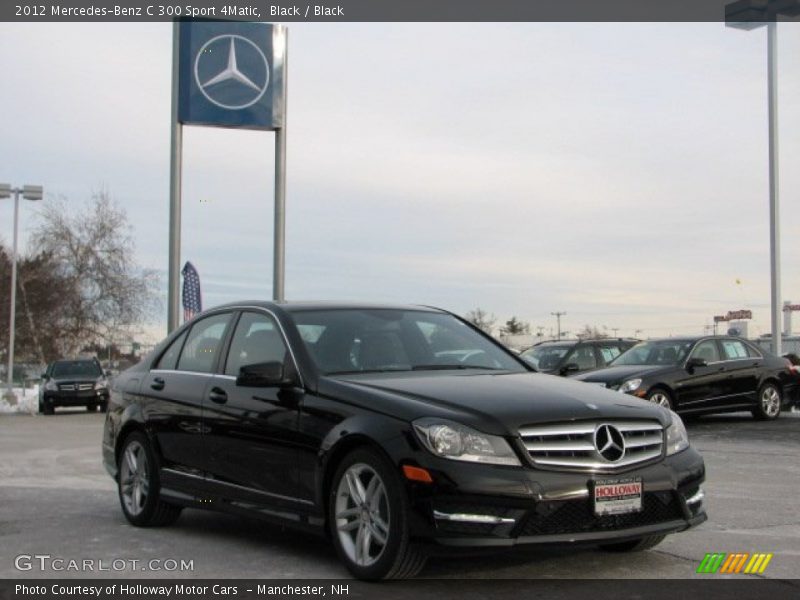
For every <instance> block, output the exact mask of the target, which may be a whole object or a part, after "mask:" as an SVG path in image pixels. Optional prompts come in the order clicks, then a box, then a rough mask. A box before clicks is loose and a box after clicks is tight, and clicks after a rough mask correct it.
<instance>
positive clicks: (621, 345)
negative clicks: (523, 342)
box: [520, 338, 639, 376]
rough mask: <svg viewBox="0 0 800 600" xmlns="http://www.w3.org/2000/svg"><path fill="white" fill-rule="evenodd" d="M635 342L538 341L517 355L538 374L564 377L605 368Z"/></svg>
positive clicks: (597, 340) (625, 339) (610, 340)
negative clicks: (538, 372)
mask: <svg viewBox="0 0 800 600" xmlns="http://www.w3.org/2000/svg"><path fill="white" fill-rule="evenodd" d="M638 341H639V340H634V339H627V338H602V339H596V340H560V341H553V342H541V343H539V344H536V345H535V346H531V347H530V348H528V349H527V350H525V351H524V352H522V354H521V355H520V356H522V358H524V359H525V360H526V361H527V362H529V363H530V364H531V365H533V368H534V369H536V370H537V371H540V372H542V373H551V374H553V375H562V376H565V375H570V374H575V373H581V372H584V371H593V370H594V369H601V368H603V367H606V366H608V365H609V363H611V361H612V360H614V359H615V358H617V357H618V356H619V355H620V354H622V353H623V352H625V351H626V350H628V349H629V348H631V347H632V346H633V345H634V344H636V343H637V342H638Z"/></svg>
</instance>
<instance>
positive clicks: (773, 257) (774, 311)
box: [714, 0, 800, 354]
mask: <svg viewBox="0 0 800 600" xmlns="http://www.w3.org/2000/svg"><path fill="white" fill-rule="evenodd" d="M798 14H800V0H766V1H764V0H739V1H738V2H732V3H730V4H727V5H726V6H725V25H726V26H728V27H734V28H736V29H744V30H746V31H749V30H751V29H756V28H758V27H762V26H764V25H766V26H767V108H768V116H767V121H768V131H769V247H770V276H771V283H770V293H771V302H770V316H771V322H772V352H773V353H774V354H780V353H781V322H780V316H781V273H780V269H781V263H780V218H779V217H780V213H779V208H780V205H779V203H778V42H777V35H778V34H777V23H776V21H777V19H778V16H779V15H785V16H796V15H798ZM714 325H715V327H716V323H715V324H714Z"/></svg>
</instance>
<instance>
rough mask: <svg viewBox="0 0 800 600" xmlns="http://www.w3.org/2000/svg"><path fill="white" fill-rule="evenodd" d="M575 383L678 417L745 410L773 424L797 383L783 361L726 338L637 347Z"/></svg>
mask: <svg viewBox="0 0 800 600" xmlns="http://www.w3.org/2000/svg"><path fill="white" fill-rule="evenodd" d="M575 379H578V380H581V381H586V382H591V383H599V384H602V385H603V386H605V387H607V388H610V389H612V390H619V391H620V392H625V393H627V394H632V395H634V396H637V397H639V398H644V399H646V400H650V401H651V402H654V403H656V404H659V405H661V406H664V407H667V408H670V409H672V410H674V411H676V412H678V413H686V414H702V413H717V412H732V411H741V410H749V411H752V413H753V416H755V417H756V418H758V419H776V418H778V416H779V415H780V412H781V407H782V406H784V405H786V404H788V403H789V402H790V401H791V399H792V398H793V396H794V394H795V392H796V388H797V382H798V378H797V377H796V376H795V375H794V374H793V373H792V371H791V364H790V363H789V361H788V360H787V359H785V358H781V357H778V356H774V355H772V354H769V353H767V352H765V351H763V350H761V349H759V348H757V347H756V346H754V345H753V344H751V343H750V342H748V341H746V340H743V339H740V338H735V337H729V336H704V337H694V338H667V339H661V340H650V341H647V342H641V343H640V344H637V345H636V346H634V347H633V348H631V349H630V350H628V351H627V352H626V353H625V354H623V355H622V356H620V357H619V358H618V359H617V360H615V361H614V362H613V363H612V364H611V366H609V367H608V368H605V369H600V370H598V371H594V372H592V373H586V374H582V375H577V376H576V377H575Z"/></svg>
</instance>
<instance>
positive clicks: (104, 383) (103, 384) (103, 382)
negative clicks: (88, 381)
mask: <svg viewBox="0 0 800 600" xmlns="http://www.w3.org/2000/svg"><path fill="white" fill-rule="evenodd" d="M106 388H108V380H107V379H106V378H105V377H100V378H99V379H98V380H97V381H96V382H95V384H94V389H96V390H104V389H106Z"/></svg>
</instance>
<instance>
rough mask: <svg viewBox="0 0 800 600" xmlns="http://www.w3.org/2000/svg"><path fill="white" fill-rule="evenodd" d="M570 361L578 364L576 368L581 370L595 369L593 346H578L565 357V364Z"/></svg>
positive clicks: (595, 359) (595, 360)
mask: <svg viewBox="0 0 800 600" xmlns="http://www.w3.org/2000/svg"><path fill="white" fill-rule="evenodd" d="M570 363H574V364H576V365H578V369H580V370H581V371H584V370H586V369H596V368H597V358H596V357H595V355H594V348H593V347H592V346H578V347H577V348H576V349H575V350H574V351H573V352H572V354H570V355H569V358H567V364H570Z"/></svg>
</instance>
